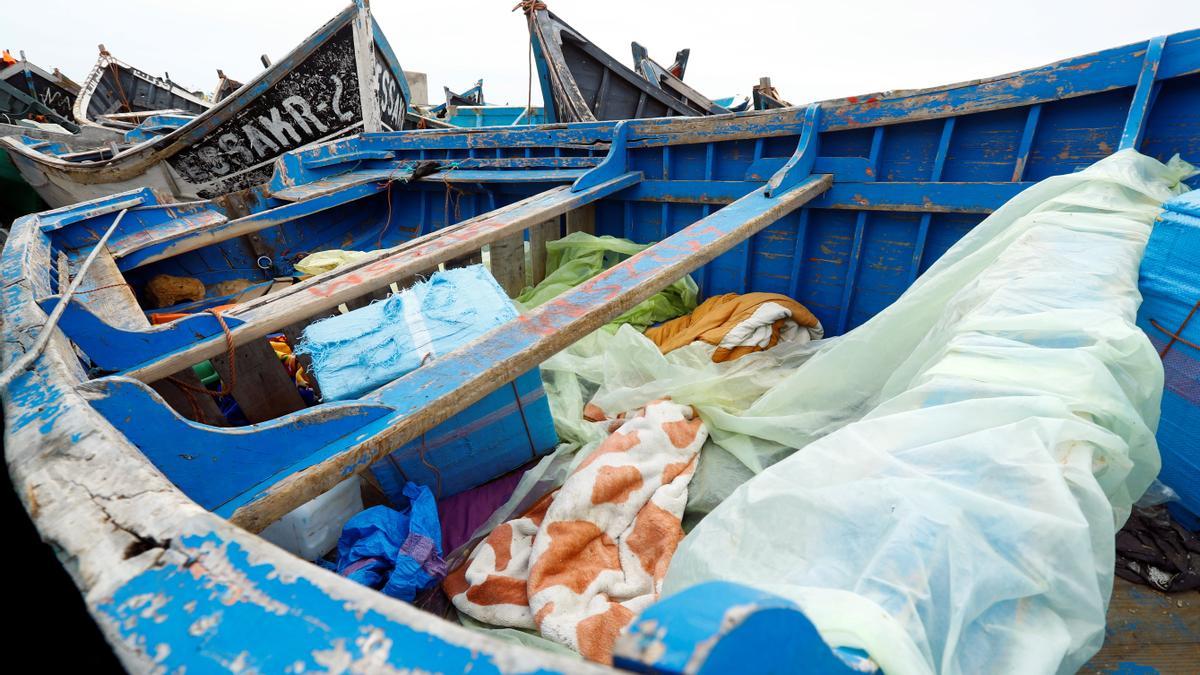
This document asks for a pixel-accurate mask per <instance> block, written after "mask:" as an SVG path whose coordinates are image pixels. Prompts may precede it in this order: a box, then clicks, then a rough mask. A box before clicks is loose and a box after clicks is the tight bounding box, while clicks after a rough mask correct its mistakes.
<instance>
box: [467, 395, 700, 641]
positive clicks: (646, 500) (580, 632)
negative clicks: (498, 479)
mask: <svg viewBox="0 0 1200 675" xmlns="http://www.w3.org/2000/svg"><path fill="white" fill-rule="evenodd" d="M613 424H614V425H619V426H618V427H617V428H616V429H615V430H614V431H613V432H612V433H611V434H610V435H609V436H608V438H606V439H605V440H604V441H603V442H602V443H601V444H600V445H599V446H597V447H596V448H595V449H594V450H593V451H592V452H591V453H590V454H589V455H588V456H587V457H586V458H585V459H584V460H583V462H582V463H581V464H580V465H579V467H578V468H577V469H575V471H574V472H573V473H572V474H571V475H570V476H569V477H568V478H567V479H566V481H564V482H563V485H562V487H560V488H559V489H558V490H556V491H554V492H552V493H550V494H548V495H546V496H545V497H543V498H542V499H541V500H540V501H538V502H537V503H536V504H535V505H534V506H533V507H532V508H531V509H530V510H529V512H528V513H526V514H525V515H524V516H522V517H520V518H517V519H515V520H511V521H509V522H507V523H504V524H502V525H500V526H498V527H497V528H496V529H495V530H493V531H492V533H491V534H490V535H489V536H488V537H487V539H485V540H483V541H482V542H480V543H479V545H478V546H477V547H476V548H475V550H474V551H473V552H472V553H471V556H470V557H469V558H468V559H467V562H466V563H464V564H463V565H462V566H460V567H459V568H458V569H456V570H455V571H453V572H451V573H450V575H449V576H448V577H447V578H446V580H445V582H444V583H443V588H444V589H445V590H446V595H448V596H449V597H450V599H451V601H452V602H453V603H454V606H455V607H457V608H458V610H459V611H460V612H463V613H465V614H467V615H469V616H471V617H472V618H474V619H476V620H479V621H482V622H484V623H489V624H492V625H495V626H509V627H513V628H525V629H530V630H535V629H536V630H537V631H539V632H540V633H541V634H542V635H543V636H544V637H546V638H549V639H551V640H554V641H556V642H559V643H561V644H564V645H567V646H568V647H571V648H572V649H575V650H576V651H578V652H580V653H581V654H582V655H583V656H585V657H586V658H588V659H591V660H593V661H598V662H601V663H609V662H611V661H612V648H613V642H614V641H615V640H616V638H617V635H618V634H619V633H620V632H621V629H622V628H624V627H625V626H626V625H627V624H628V623H629V622H630V621H632V620H633V618H634V617H635V616H636V615H637V614H638V613H639V612H640V611H641V610H642V609H644V608H646V607H647V606H649V605H650V604H651V603H653V602H654V601H655V600H656V599H657V598H658V594H659V591H660V590H661V588H662V580H663V577H664V576H665V575H666V572H667V566H668V565H669V564H670V561H671V556H672V555H673V554H674V553H675V547H676V546H677V545H678V544H679V541H680V540H681V539H682V538H683V528H682V526H681V518H682V516H683V507H684V505H685V504H686V502H687V490H688V484H689V483H690V482H691V479H692V474H693V472H694V471H695V468H696V458H697V456H698V453H699V452H700V446H702V445H704V441H705V439H707V438H708V430H707V429H706V428H705V426H704V422H703V421H701V420H700V418H699V417H698V416H697V415H696V414H695V412H694V411H693V410H692V408H691V407H690V406H685V405H680V404H678V403H674V402H672V401H655V402H653V403H651V404H649V405H647V406H646V407H645V408H644V409H642V410H639V411H637V412H634V413H632V414H631V415H629V416H627V417H626V418H625V419H623V420H615V421H614V422H613Z"/></svg>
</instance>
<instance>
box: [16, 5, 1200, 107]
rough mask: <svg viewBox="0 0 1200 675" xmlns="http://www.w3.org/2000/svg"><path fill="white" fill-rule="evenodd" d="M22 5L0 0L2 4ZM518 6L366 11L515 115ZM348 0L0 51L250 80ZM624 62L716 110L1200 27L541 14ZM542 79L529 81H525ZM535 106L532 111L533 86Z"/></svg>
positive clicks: (39, 38) (1098, 8) (1175, 18)
mask: <svg viewBox="0 0 1200 675" xmlns="http://www.w3.org/2000/svg"><path fill="white" fill-rule="evenodd" d="M9 2H13V3H15V2H16V0H5V4H8V3H9ZM515 3H516V0H440V1H438V0H434V1H425V2H414V1H412V0H373V2H372V3H371V5H372V10H373V11H374V13H375V16H376V18H377V20H378V21H379V23H380V25H381V26H382V27H383V30H384V32H385V33H386V34H387V36H388V39H389V41H390V42H391V44H392V47H393V48H394V49H395V51H396V55H397V57H398V58H399V59H400V62H401V64H402V65H403V66H404V68H405V69H407V70H417V71H422V72H425V73H427V74H428V75H429V90H430V98H431V99H433V102H434V103H437V102H440V101H441V95H440V92H441V88H442V85H447V86H450V87H451V88H454V89H456V90H459V89H465V88H466V87H469V86H470V85H471V83H473V82H474V81H475V80H476V79H478V78H480V77H482V78H483V79H484V91H485V93H486V95H487V98H488V101H489V102H491V103H511V104H523V103H524V102H525V96H526V94H525V90H526V84H527V49H528V33H527V29H526V25H525V22H524V18H523V16H522V15H521V14H519V13H513V12H510V11H509V10H510V9H511V7H512V6H513V5H514V4H515ZM346 4H348V2H347V0H203V1H196V0H186V1H185V0H174V1H165V0H74V1H72V0H33V1H32V2H24V3H20V11H11V10H12V9H15V7H14V8H10V11H5V12H3V13H2V16H3V18H2V19H0V48H8V49H11V50H13V52H14V53H15V52H16V51H17V50H18V49H24V50H25V52H26V54H27V55H28V57H29V58H30V60H31V61H33V62H34V63H37V64H38V65H40V66H42V67H44V68H47V69H49V68H53V67H58V68H60V69H62V71H63V72H64V73H66V74H67V75H69V76H71V77H72V78H74V79H76V80H77V81H78V80H81V79H82V78H83V77H84V76H85V75H86V74H87V72H88V70H90V69H91V66H92V64H93V63H94V62H95V58H96V45H97V44H98V43H101V42H103V43H104V44H105V45H106V46H107V47H108V48H109V50H110V51H111V52H112V53H113V54H114V55H116V56H117V57H118V58H121V59H122V60H124V61H127V62H129V63H130V64H132V65H134V66H136V67H138V68H141V69H143V70H147V71H150V72H154V73H161V72H163V71H167V72H169V73H170V74H171V78H172V79H173V80H175V81H177V82H180V83H182V84H184V85H186V86H188V87H189V88H192V89H202V90H204V91H206V92H207V91H211V90H212V88H213V85H215V84H216V72H215V69H216V68H218V67H219V68H223V69H224V70H225V72H226V73H228V74H229V75H231V76H233V77H235V78H237V79H241V80H243V81H244V80H246V79H248V78H250V77H253V76H254V74H255V73H257V72H258V71H259V70H260V66H259V62H258V55H259V54H261V53H266V54H268V55H269V56H270V57H271V58H272V59H273V60H277V59H279V58H280V57H282V56H283V55H284V54H286V53H287V52H288V51H289V50H290V49H291V48H292V47H294V46H295V45H296V44H297V43H298V42H299V41H301V40H302V39H304V38H305V37H306V36H308V35H309V34H310V33H311V32H313V31H314V30H316V29H317V28H318V27H319V26H320V25H321V24H322V23H324V22H325V21H326V20H327V19H329V18H330V17H331V16H333V14H335V13H336V12H337V11H338V10H340V9H341V8H342V7H344V6H345V5H346ZM546 4H547V5H548V6H549V7H550V9H552V10H553V11H554V12H555V13H556V14H558V15H559V16H560V17H562V18H563V20H565V21H566V22H567V23H569V24H571V25H572V26H573V27H574V28H575V29H576V30H578V31H579V32H581V33H582V34H583V35H585V36H587V37H588V38H589V39H591V40H592V41H593V42H595V43H596V44H598V45H600V47H602V48H603V49H605V50H606V51H608V52H609V53H610V54H612V55H613V56H615V57H616V58H618V59H620V60H621V61H622V62H623V63H625V64H627V65H628V64H629V63H630V56H629V43H630V41H632V40H637V41H638V42H641V43H642V44H644V45H646V46H647V47H648V48H649V49H650V53H651V55H652V56H654V57H655V58H656V59H657V60H659V61H661V62H664V63H668V62H670V60H671V58H672V57H673V56H674V54H675V51H676V50H677V49H679V48H682V47H691V48H692V56H691V61H690V62H689V64H688V71H687V77H686V79H687V81H688V82H689V83H690V84H691V85H692V86H693V87H695V88H696V89H697V90H699V91H701V92H702V93H704V94H706V95H708V96H710V97H712V98H719V97H722V96H728V95H734V94H738V95H745V94H748V93H749V92H750V87H751V85H752V84H753V83H754V82H755V81H756V80H757V78H758V77H759V76H761V75H770V76H771V77H772V80H773V82H774V84H775V86H776V87H777V88H778V89H779V91H780V93H781V94H782V95H783V96H784V97H785V98H787V99H788V100H790V101H791V102H793V103H802V102H807V101H813V100H819V99H824V98H833V97H839V96H848V95H857V94H863V93H869V92H872V91H878V90H886V89H900V88H911V87H924V86H931V85H937V84H946V83H950V82H956V81H959V80H965V79H973V78H977V77H985V76H990V75H999V74H1002V73H1006V72H1010V71H1013V70H1019V69H1022V68H1026V67H1030V66H1037V65H1042V64H1044V63H1047V62H1050V61H1054V60H1057V59H1060V58H1064V57H1068V56H1075V55H1078V54H1083V53H1087V52H1091V51H1096V50H1099V49H1103V48H1105V47H1112V46H1117V45H1120V44H1125V43H1128V42H1135V41H1140V40H1145V39H1147V38H1149V37H1151V36H1154V35H1161V34H1164V33H1171V32H1177V31H1180V30H1185V29H1188V28H1195V27H1200V0H1145V1H1141V2H1139V1H1136V0H1003V1H992V2H971V1H969V0H958V1H952V0H928V1H925V2H922V1H920V0H909V1H907V2H904V1H898V0H859V1H853V0H847V1H844V2H841V3H837V2H832V3H831V2H821V3H817V2H811V1H810V2H800V1H797V2H784V1H781V0H733V1H730V0H690V1H686V0H671V1H667V2H653V1H651V0H641V1H635V0H546ZM535 77H536V75H535ZM533 95H534V100H535V103H536V102H539V100H540V96H539V94H538V91H537V86H536V84H535V86H534V94H533Z"/></svg>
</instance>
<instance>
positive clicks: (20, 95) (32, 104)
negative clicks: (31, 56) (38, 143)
mask: <svg viewBox="0 0 1200 675" xmlns="http://www.w3.org/2000/svg"><path fill="white" fill-rule="evenodd" d="M4 56H5V59H4V61H3V62H0V122H5V123H7V124H14V123H16V122H17V121H18V120H22V119H32V120H36V121H38V122H49V123H52V124H57V125H59V126H61V127H63V128H64V129H66V130H67V131H76V130H77V128H76V126H75V124H74V123H73V119H72V115H71V109H72V107H73V106H74V105H75V99H76V98H77V97H78V96H79V85H78V84H75V82H73V81H71V79H70V78H68V77H67V76H66V75H63V74H62V73H60V72H59V71H58V69H57V68H55V69H54V72H52V73H51V72H46V71H45V70H43V69H41V68H39V67H37V66H36V65H34V64H32V63H30V62H29V61H28V60H26V58H25V54H24V53H22V54H21V58H20V60H12V56H11V55H10V54H9V53H8V52H4ZM5 64H7V65H5Z"/></svg>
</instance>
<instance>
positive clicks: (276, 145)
mask: <svg viewBox="0 0 1200 675" xmlns="http://www.w3.org/2000/svg"><path fill="white" fill-rule="evenodd" d="M110 60H111V57H107V56H102V59H101V61H102V62H106V63H107V62H109V61H110ZM111 61H112V64H113V65H118V64H116V62H115V60H111ZM143 75H144V74H143ZM135 76H136V77H135ZM131 77H132V79H130V78H131ZM112 78H116V79H115V80H114V79H112ZM147 78H149V76H146V77H141V76H140V75H138V73H135V72H133V71H131V70H129V69H127V68H126V69H122V68H120V67H117V68H112V67H109V66H105V67H103V68H98V69H97V70H96V71H93V73H92V76H91V77H89V80H88V82H87V83H86V84H85V86H84V92H83V93H82V94H81V95H80V97H79V100H78V101H77V102H76V104H75V108H76V112H77V114H80V113H82V112H83V111H88V112H87V114H86V116H85V118H84V119H85V120H89V121H90V120H92V119H95V118H97V117H100V116H103V117H104V119H105V120H107V121H110V122H111V121H113V120H116V121H117V122H130V123H132V122H134V121H135V119H137V120H140V118H144V117H146V116H147V115H149V111H150V110H153V109H155V108H161V107H167V108H171V107H174V108H180V107H181V106H183V108H184V109H185V110H186V111H193V112H199V113H200V114H199V115H198V116H197V117H196V118H195V119H193V120H192V121H190V122H188V123H187V124H185V125H183V126H181V127H179V128H177V129H175V130H173V131H170V132H169V133H166V134H163V135H161V136H155V137H152V138H149V139H148V140H145V141H143V142H139V143H137V144H136V145H134V146H132V147H129V148H126V149H123V150H120V151H119V152H117V153H115V154H106V155H103V156H100V157H98V158H95V159H90V158H89V160H88V161H80V159H79V158H63V157H59V156H56V155H53V154H51V153H47V152H42V151H39V150H38V149H35V148H31V147H29V146H27V145H25V144H23V143H21V142H19V141H18V140H17V139H0V143H2V144H3V145H0V147H2V148H3V149H5V150H7V151H8V152H9V155H10V156H11V157H12V160H13V163H14V164H15V165H16V166H17V168H18V169H19V170H20V171H21V173H22V175H24V176H25V178H26V180H27V181H28V182H29V183H30V184H31V185H33V186H35V187H36V189H37V190H38V193H39V194H40V195H41V197H42V199H44V200H46V202H47V203H48V204H50V205H51V206H65V205H68V204H74V203H76V202H79V201H83V200H87V199H95V198H97V197H104V196H108V195H111V194H115V193H118V192H123V191H126V190H130V189H134V188H142V187H149V188H151V189H154V190H155V191H156V192H158V193H159V194H163V195H170V196H172V197H174V198H175V199H179V200H192V199H207V198H213V197H218V196H220V195H225V194H228V193H231V192H236V191H239V190H244V189H247V188H251V187H254V186H257V185H260V184H262V183H264V182H266V180H267V179H268V178H270V176H271V167H272V164H273V163H274V161H275V159H276V158H277V157H279V156H280V155H282V154H284V153H286V152H288V151H290V150H295V149H297V148H301V147H304V146H306V145H309V144H311V143H318V142H322V141H326V140H329V139H332V138H336V137H338V136H343V135H347V134H351V133H356V132H360V131H369V132H373V131H390V130H397V129H403V128H407V127H412V126H414V125H413V123H412V122H410V121H409V119H410V118H409V117H408V102H409V99H410V95H409V92H408V84H407V82H406V81H405V79H404V74H403V71H402V70H401V69H400V66H399V64H398V63H397V61H396V57H395V55H394V54H393V53H392V50H391V47H390V46H389V45H388V43H387V40H386V39H385V38H384V37H383V34H382V32H381V31H380V30H379V26H378V25H377V24H376V23H375V20H374V19H373V18H372V17H371V13H370V10H369V9H368V7H367V4H366V2H365V1H364V0H355V3H354V4H352V5H350V6H348V7H347V8H346V9H344V10H342V11H341V12H339V13H338V14H337V16H335V17H334V18H333V19H332V20H330V21H329V22H328V23H326V24H325V25H324V26H322V27H321V28H320V29H319V30H318V31H317V32H316V33H314V34H313V35H311V36H310V37H309V38H308V39H306V40H305V41H304V42H302V43H301V44H300V46H298V47H297V48H296V49H294V50H293V51H292V52H291V53H290V54H288V55H287V56H286V57H284V58H283V59H281V60H279V61H278V62H276V63H274V64H273V65H272V66H271V67H270V68H268V69H266V70H264V71H263V72H262V73H260V74H259V75H258V76H257V77H255V78H254V79H253V80H251V81H250V82H249V83H247V84H246V85H244V86H242V87H241V88H239V89H238V90H236V91H235V92H234V93H233V94H231V95H229V96H228V97H226V98H225V99H223V100H221V101H219V102H218V103H217V104H215V105H213V106H212V107H211V108H208V109H202V106H203V105H208V104H206V103H204V102H203V101H200V99H199V98H194V99H189V98H188V97H187V96H184V95H183V94H186V92H182V90H178V89H171V88H169V86H168V85H170V83H169V82H167V81H165V80H161V81H160V83H161V84H163V85H164V86H163V87H159V88H158V89H150V88H146V89H145V90H144V91H143V90H137V91H143V93H136V92H135V90H133V89H132V86H133V85H132V84H130V83H132V82H134V81H136V83H137V84H138V86H142V85H148V84H152V83H153V78H150V79H147ZM106 82H120V83H121V86H120V87H119V88H118V87H116V86H115V84H114V85H113V87H112V88H108V87H101V86H100V85H101V84H102V83H106ZM101 92H105V93H104V95H103V96H101ZM114 92H123V93H124V98H121V96H119V95H117V96H116V99H113V98H111V97H110V95H112V94H113V93H114ZM181 92H182V93H181ZM168 94H170V95H168ZM177 94H178V95H177ZM106 101H107V102H106ZM189 101H191V102H193V103H195V105H193V106H192V107H190V108H189V107H186V105H185V104H187V103H188V102H189ZM126 102H128V104H129V105H127V106H126V105H125V103H126ZM124 108H129V109H132V110H133V112H126V113H117V112H116V111H117V110H121V109H124ZM131 118H135V119H131ZM138 123H140V121H139V122H138Z"/></svg>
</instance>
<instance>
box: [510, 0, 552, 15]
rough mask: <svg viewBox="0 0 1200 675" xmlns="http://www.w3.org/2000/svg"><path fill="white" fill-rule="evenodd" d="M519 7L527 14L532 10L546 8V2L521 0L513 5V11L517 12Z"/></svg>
mask: <svg viewBox="0 0 1200 675" xmlns="http://www.w3.org/2000/svg"><path fill="white" fill-rule="evenodd" d="M518 9H519V10H521V11H523V12H525V13H526V14H529V13H531V12H540V11H541V10H543V9H546V3H544V2H542V1H541V0H521V2H518V3H517V4H516V5H514V6H513V8H512V11H514V12H515V11H517V10H518Z"/></svg>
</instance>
